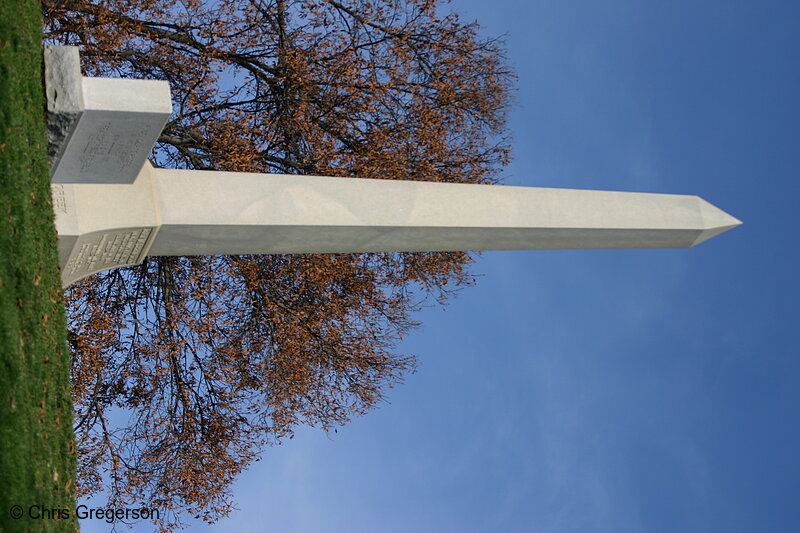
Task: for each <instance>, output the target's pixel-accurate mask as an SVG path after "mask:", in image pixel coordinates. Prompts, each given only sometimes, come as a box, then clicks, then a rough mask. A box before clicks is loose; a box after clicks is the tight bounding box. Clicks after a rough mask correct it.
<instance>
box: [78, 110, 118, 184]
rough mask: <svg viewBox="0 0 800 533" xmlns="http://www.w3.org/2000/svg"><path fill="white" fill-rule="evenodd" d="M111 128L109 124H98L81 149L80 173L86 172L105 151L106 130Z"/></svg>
mask: <svg viewBox="0 0 800 533" xmlns="http://www.w3.org/2000/svg"><path fill="white" fill-rule="evenodd" d="M110 128H111V122H104V123H102V124H100V126H99V127H98V129H97V131H96V132H95V133H93V134H92V135H91V136H90V137H89V140H88V141H87V142H86V146H85V147H84V148H83V153H82V154H81V155H80V157H79V161H80V163H81V169H80V171H81V172H84V173H85V172H86V171H88V170H89V168H91V166H92V165H93V164H94V162H95V159H97V156H98V155H99V154H100V153H101V152H105V151H107V149H104V148H103V146H104V145H106V143H107V140H106V134H107V133H108V130H109V129H110Z"/></svg>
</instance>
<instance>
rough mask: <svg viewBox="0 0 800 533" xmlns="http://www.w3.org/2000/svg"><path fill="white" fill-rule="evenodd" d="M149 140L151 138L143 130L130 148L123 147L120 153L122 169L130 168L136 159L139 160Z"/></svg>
mask: <svg viewBox="0 0 800 533" xmlns="http://www.w3.org/2000/svg"><path fill="white" fill-rule="evenodd" d="M149 138H150V136H149V135H148V134H147V131H146V130H144V129H142V130H139V133H137V134H136V137H135V138H134V139H133V141H132V142H131V143H130V145H129V147H127V148H126V147H121V151H120V153H119V156H120V164H121V167H120V168H123V169H125V168H128V167H129V166H130V164H131V163H133V161H134V159H137V156H139V153H140V152H141V150H142V145H144V143H145V141H146V140H147V139H149Z"/></svg>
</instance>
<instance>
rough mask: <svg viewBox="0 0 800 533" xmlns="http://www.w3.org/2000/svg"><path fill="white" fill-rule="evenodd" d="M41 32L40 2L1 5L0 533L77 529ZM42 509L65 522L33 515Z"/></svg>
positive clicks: (6, 0)
mask: <svg viewBox="0 0 800 533" xmlns="http://www.w3.org/2000/svg"><path fill="white" fill-rule="evenodd" d="M41 32H42V27H41V19H40V13H39V3H38V2H37V1H35V0H2V1H0V113H2V117H1V118H0V532H6V531H9V532H10V531H74V530H76V529H77V521H75V520H74V518H71V516H72V515H74V512H73V511H74V506H75V497H74V483H75V454H74V446H73V433H72V401H71V398H70V386H69V370H70V362H69V352H68V350H67V342H66V327H65V318H64V303H63V299H62V297H61V284H60V280H59V272H58V257H57V252H56V233H55V227H54V225H53V209H52V205H51V201H50V179H49V174H48V167H47V150H46V146H47V145H46V139H45V126H44V91H43V80H42V45H41V40H42V39H41ZM17 505H18V506H21V511H22V514H23V518H21V519H14V517H13V514H14V513H15V511H17V510H20V509H15V508H14V506H17ZM32 506H33V507H32ZM45 508H46V509H56V510H58V509H67V510H69V515H70V518H68V519H66V520H64V519H32V518H30V517H29V514H30V513H31V512H32V513H33V514H34V516H38V515H39V514H41V513H42V509H45ZM51 514H56V515H57V514H58V513H51Z"/></svg>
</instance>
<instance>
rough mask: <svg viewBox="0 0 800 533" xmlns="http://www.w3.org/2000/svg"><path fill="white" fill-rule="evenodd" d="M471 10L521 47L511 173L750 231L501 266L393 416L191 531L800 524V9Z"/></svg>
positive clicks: (400, 396) (279, 465)
mask: <svg viewBox="0 0 800 533" xmlns="http://www.w3.org/2000/svg"><path fill="white" fill-rule="evenodd" d="M450 7H451V8H452V9H456V10H458V11H460V12H461V13H462V14H464V15H465V16H466V17H467V18H469V19H477V20H478V21H479V22H480V23H481V25H482V26H483V27H484V32H485V35H487V36H496V35H499V34H507V42H508V51H509V58H510V61H511V63H512V65H513V66H514V67H515V68H516V70H517V73H518V74H519V84H518V105H517V107H516V108H515V110H514V112H513V114H512V117H511V128H512V131H513V135H514V145H515V154H514V157H515V159H514V163H513V164H512V165H511V166H510V167H509V168H508V170H507V172H506V176H505V183H506V184H510V185H531V186H545V187H575V188H591V189H608V190H627V191H642V192H664V193H686V194H698V195H700V196H702V197H704V198H705V199H706V200H708V201H710V202H712V203H714V204H715V205H717V206H719V207H720V208H722V209H724V210H726V211H728V212H730V213H731V214H732V215H734V216H736V217H737V218H739V219H741V220H743V221H744V223H745V224H744V225H743V226H741V227H739V228H736V229H735V230H733V231H731V232H729V233H726V234H724V235H722V236H720V237H717V238H714V239H712V240H710V241H708V242H706V243H703V244H701V245H699V246H698V247H696V248H693V249H688V250H643V251H636V250H632V251H563V252H493V253H486V254H484V255H483V256H482V257H480V258H479V259H478V261H477V263H476V264H475V266H474V268H473V272H474V273H475V274H477V275H479V278H478V283H477V285H476V286H475V287H473V288H470V289H466V290H465V291H463V292H462V293H461V294H460V296H459V297H458V298H457V299H455V300H453V301H452V302H451V304H450V305H449V306H448V307H447V308H446V309H444V310H442V309H441V308H439V307H431V308H429V309H426V310H425V311H423V312H422V313H421V314H420V315H418V317H417V318H419V319H420V320H422V321H423V322H424V326H423V328H422V329H421V330H419V331H417V332H416V333H414V334H412V335H411V336H410V337H409V338H408V339H407V340H406V341H405V342H404V343H403V344H402V345H401V346H400V348H399V349H400V351H404V352H410V353H414V354H416V355H417V356H418V358H419V363H420V368H419V371H418V372H417V373H416V374H414V375H411V376H409V377H408V379H407V381H406V383H405V384H404V385H403V386H401V387H399V388H396V389H394V390H393V391H392V392H391V393H390V395H389V402H388V403H387V404H385V405H383V406H382V407H381V408H380V409H379V410H377V411H375V412H373V413H371V414H369V415H367V416H366V417H363V418H361V419H358V420H356V421H354V422H353V423H352V424H351V425H349V426H346V427H345V428H343V429H340V430H339V432H338V434H334V435H331V436H328V435H326V434H324V433H322V432H321V431H319V430H303V431H300V432H299V433H298V434H297V436H296V437H295V438H294V439H293V440H291V441H287V442H286V443H285V444H284V445H282V446H280V447H275V448H272V449H269V450H268V451H267V453H266V454H265V455H264V458H263V460H262V461H261V462H260V463H258V464H257V465H255V466H254V467H253V468H251V469H250V470H249V471H248V472H247V473H246V474H244V475H243V476H242V477H241V479H240V481H239V482H238V484H237V485H236V488H235V493H236V499H237V501H238V504H239V508H240V511H238V512H235V513H234V514H232V515H231V516H230V517H229V518H228V519H226V520H224V521H222V522H221V523H220V524H218V525H217V526H214V527H209V526H202V525H201V524H196V525H194V526H193V527H192V528H191V530H193V531H209V532H210V531H231V530H233V531H242V532H247V531H267V532H269V531H275V532H281V533H293V532H345V531H347V532H356V533H359V532H362V531H363V532H373V531H379V532H407V531H419V532H428V531H430V532H451V531H452V532H459V533H470V532H485V531H507V532H530V531H536V532H560V533H569V532H584V531H586V532H598V531H600V532H604V531H609V532H611V531H613V532H617V533H619V532H648V533H656V532H662V531H663V532H673V531H676V532H677V531H681V532H706V531H708V532H712V531H713V532H716V531H727V532H737V531H742V532H751V531H767V532H790V531H797V527H798V526H797V524H798V523H800V505H798V504H797V501H796V500H797V497H798V495H800V457H799V455H798V450H800V429H799V427H800V426H798V421H799V420H800V386H798V378H800V349H798V344H800V343H798V341H799V340H800V339H799V338H798V337H799V336H800V335H799V334H798V327H797V324H796V319H797V317H798V316H799V315H800V313H798V311H797V302H798V297H799V296H800V291H798V282H797V268H798V260H799V259H800V256H799V254H798V251H797V246H796V243H797V237H796V233H797V231H798V229H800V228H799V227H798V214H797V213H798V210H797V208H796V204H797V199H798V197H799V196H800V185H798V183H799V182H800V180H798V178H800V171H799V170H798V168H799V167H798V164H797V159H798V155H800V135H798V133H800V131H798V130H800V103H798V101H799V98H798V95H800V4H798V3H797V2H780V1H766V2H738V1H731V0H728V1H724V2H723V1H706V2H687V1H673V2H652V1H636V0H606V1H602V2H601V1H593V0H583V1H580V2H577V1H571V0H559V1H558V2H541V1H527V2H523V1H514V0H494V1H492V2H481V1H477V0H475V1H473V0H469V1H467V0H454V1H453V2H452V3H451V4H450ZM195 526H196V527H195ZM82 527H83V530H84V531H86V532H91V531H106V530H107V529H108V528H107V526H106V525H105V524H103V523H101V522H84V523H83V524H82ZM137 530H142V531H145V530H148V528H146V527H142V528H137Z"/></svg>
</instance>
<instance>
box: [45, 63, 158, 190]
mask: <svg viewBox="0 0 800 533" xmlns="http://www.w3.org/2000/svg"><path fill="white" fill-rule="evenodd" d="M45 80H46V87H47V89H46V91H47V102H48V127H49V132H50V153H51V181H52V182H53V183H127V184H130V183H133V181H134V180H135V179H136V176H137V175H138V174H139V170H141V168H142V164H143V163H144V161H145V159H147V156H148V155H150V152H151V151H152V150H153V145H154V144H155V142H156V140H157V139H158V136H159V135H160V134H161V131H162V130H163V128H164V125H165V124H166V123H167V120H168V119H169V116H170V114H171V113H172V103H171V99H170V92H169V84H168V83H167V82H165V81H155V80H127V79H116V78H85V77H82V76H81V75H80V62H79V57H78V49H77V48H76V47H46V48H45Z"/></svg>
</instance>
